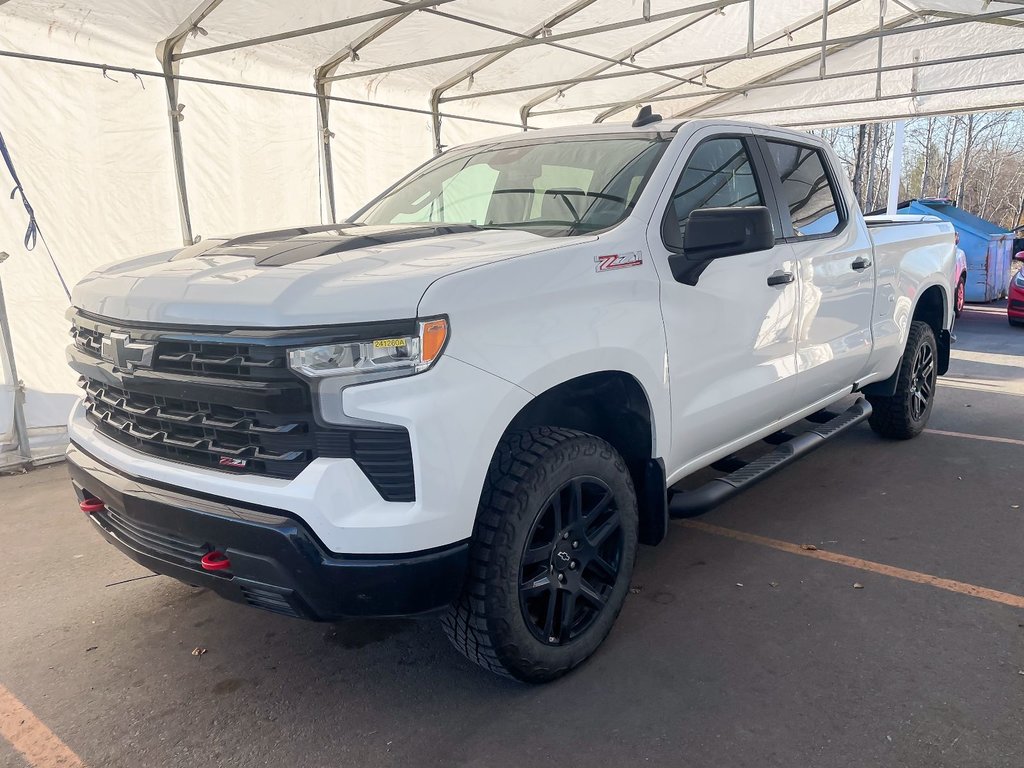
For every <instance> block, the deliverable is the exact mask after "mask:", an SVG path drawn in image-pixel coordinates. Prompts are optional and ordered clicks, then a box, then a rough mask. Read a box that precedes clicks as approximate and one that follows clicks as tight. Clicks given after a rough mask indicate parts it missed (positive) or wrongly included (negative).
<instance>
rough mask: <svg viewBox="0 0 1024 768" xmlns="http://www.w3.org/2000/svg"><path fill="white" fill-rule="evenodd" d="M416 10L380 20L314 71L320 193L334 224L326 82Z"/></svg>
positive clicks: (334, 211) (330, 132) (336, 213)
mask: <svg viewBox="0 0 1024 768" xmlns="http://www.w3.org/2000/svg"><path fill="white" fill-rule="evenodd" d="M414 10H415V9H414ZM414 10H413V11H406V12H405V13H401V14H398V15H396V16H389V17H387V18H384V19H381V20H380V21H378V22H377V23H376V24H374V25H373V26H372V27H370V29H368V30H367V31H366V32H364V33H363V34H361V35H359V36H358V37H357V38H355V39H354V40H353V41H352V42H351V43H349V44H348V45H347V46H345V47H344V48H342V49H341V50H340V51H338V52H337V53H336V54H334V55H333V56H331V58H329V59H327V61H325V62H324V63H323V64H321V65H320V66H319V67H317V68H316V69H315V70H314V71H313V82H314V88H315V90H316V121H317V134H318V141H317V145H318V147H319V150H318V151H319V155H320V177H321V193H322V194H323V195H324V196H325V197H326V198H327V215H328V217H329V218H330V221H331V223H332V224H334V223H336V222H337V221H338V212H337V207H336V203H335V194H334V161H333V159H332V157H331V139H333V138H334V132H333V131H331V127H330V109H331V98H330V94H329V91H330V88H331V86H330V83H327V82H325V78H326V77H327V76H328V75H330V73H331V72H332V71H333V70H335V69H336V68H337V67H338V66H339V65H340V64H343V63H344V62H346V61H349V60H356V59H358V58H359V51H361V50H362V49H363V48H364V47H366V46H367V45H368V44H370V43H372V42H373V41H374V40H376V39H377V38H378V37H380V36H381V35H383V34H384V33H385V32H387V31H388V30H389V29H391V28H392V27H394V26H395V25H396V24H398V23H399V22H401V21H402V20H403V19H407V18H409V16H411V15H412V14H413V12H414Z"/></svg>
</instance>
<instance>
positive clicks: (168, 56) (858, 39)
mask: <svg viewBox="0 0 1024 768" xmlns="http://www.w3.org/2000/svg"><path fill="white" fill-rule="evenodd" d="M224 1H225V0H203V1H202V2H201V3H200V4H199V5H198V6H197V7H196V9H195V10H194V11H193V12H192V13H191V14H189V16H188V17H187V18H186V19H184V20H183V21H182V22H181V24H179V25H178V27H177V28H176V29H175V30H174V32H173V33H172V34H171V35H169V36H168V37H167V38H166V39H165V40H163V41H161V42H160V44H159V45H158V49H157V50H158V56H159V58H160V61H161V65H162V73H163V78H164V81H165V86H166V91H167V105H168V116H169V124H170V132H171V148H172V153H173V156H174V169H175V183H176V187H177V193H178V201H179V214H180V218H181V231H182V241H183V242H184V243H186V244H189V243H191V242H192V241H193V235H192V228H191V219H190V213H189V206H188V191H187V184H186V179H185V171H184V162H183V157H182V142H181V126H180V122H181V118H182V114H181V105H180V104H179V102H178V84H179V83H180V82H181V81H182V80H183V79H185V78H183V77H182V75H181V64H182V62H184V61H188V60H191V59H195V58H198V57H201V56H209V55H213V54H216V53H224V52H227V51H233V50H239V49H243V48H251V47H255V46H262V45H268V44H272V43H276V42H279V41H282V40H289V39H294V38H298V37H302V36H306V35H315V34H318V33H321V32H325V31H328V30H334V29H342V28H345V27H354V26H359V25H361V24H364V23H366V22H376V23H375V24H374V25H373V26H372V27H370V28H369V29H368V30H366V31H363V32H361V33H360V34H358V35H357V36H355V37H353V39H352V40H351V41H350V42H349V43H348V44H347V45H346V46H344V47H343V48H342V49H341V50H339V51H338V52H337V53H336V54H335V55H333V56H331V57H330V58H328V59H326V60H325V61H323V62H321V63H319V64H318V65H317V66H315V67H314V71H313V80H314V90H315V94H314V95H315V97H316V99H317V126H316V130H317V133H318V136H319V138H320V141H319V146H320V153H319V155H320V157H319V162H320V167H321V178H322V194H323V197H324V200H325V207H326V215H327V216H328V217H329V219H330V221H332V222H334V221H336V220H337V211H336V203H335V189H334V169H333V167H332V166H333V164H332V160H331V151H330V143H331V140H332V139H333V138H334V137H335V133H334V132H333V131H332V130H331V115H330V111H331V110H330V107H331V101H332V97H331V95H330V86H331V84H332V83H338V82H342V81H351V80H356V79H366V78H373V77H377V76H380V75H387V74H390V73H395V72H405V71H410V70H416V69H420V68H423V67H427V66H431V65H436V64H442V63H448V62H455V61H466V60H468V61H469V63H468V64H467V65H466V66H465V67H463V68H461V69H460V70H458V71H457V72H456V73H455V74H453V75H452V76H450V77H448V78H446V79H445V80H444V81H442V82H439V83H437V84H435V85H434V86H433V87H431V88H430V89H429V99H428V109H429V114H430V119H431V129H432V134H433V143H434V151H435V152H441V151H442V150H443V144H442V137H441V121H442V112H441V107H442V105H444V104H448V103H452V102H458V101H466V100H473V101H475V102H477V103H479V102H480V100H483V99H487V98H489V97H495V96H501V95H508V94H516V93H527V92H530V91H538V90H539V91H541V93H539V94H538V95H535V96H532V97H531V98H529V99H527V100H526V101H524V102H523V103H522V105H521V106H520V108H519V117H520V127H521V128H522V129H523V130H528V129H530V128H531V127H533V126H531V122H530V121H531V118H537V117H543V116H551V115H561V114H568V113H576V112H591V111H594V110H595V109H597V110H602V111H600V113H599V114H598V115H597V116H596V117H595V118H594V121H595V122H603V121H605V120H608V119H610V118H613V117H615V116H616V115H618V114H620V113H622V112H624V111H626V110H628V109H630V108H631V107H635V106H639V105H641V104H646V103H657V102H674V101H686V100H691V99H705V101H704V102H703V103H701V104H699V105H698V106H695V107H693V108H688V109H684V110H682V111H678V112H676V113H675V114H674V115H673V117H694V116H699V115H700V114H702V113H705V112H707V111H708V110H710V109H712V108H713V107H716V106H720V105H722V104H724V103H726V102H727V101H728V100H729V99H730V98H733V97H735V96H745V95H747V94H749V93H751V92H754V91H758V90H764V89H771V88H779V87H782V86H786V85H801V84H813V83H819V82H826V81H830V80H842V79H847V78H857V77H865V76H870V75H874V76H875V77H876V78H877V82H878V86H877V88H876V93H875V96H874V98H857V99H843V100H830V101H817V102H811V103H804V104H800V105H780V106H779V107H778V108H777V111H789V110H798V109H808V108H815V109H824V108H829V107H835V106H844V105H851V104H863V103H870V102H873V101H878V102H884V101H892V100H899V99H906V98H913V97H915V96H922V95H928V94H932V93H950V92H955V91H956V90H957V87H956V86H952V87H950V88H946V89H942V90H939V91H936V90H932V91H921V90H912V91H910V92H906V93H883V92H882V86H881V78H882V75H883V74H886V73H891V72H897V71H902V70H912V71H913V72H914V73H917V72H918V71H920V70H922V69H925V68H928V67H936V66H944V65H949V64H954V63H965V62H973V61H984V60H991V59H997V58H1001V57H1008V56H1013V55H1018V54H1020V53H1021V51H1020V49H1016V48H1014V49H1000V50H996V51H986V52H982V53H973V54H965V55H959V56H946V57H941V58H935V59H930V60H915V61H913V62H910V63H897V64H883V56H882V54H883V45H884V43H885V41H886V40H889V39H890V38H894V37H897V36H899V35H903V34H907V33H917V32H922V31H928V30H934V29H942V28H946V27H954V26H957V25H963V24H976V23H993V24H1011V25H1014V26H1020V27H1024V7H1017V8H1004V9H1002V10H990V11H987V12H984V13H980V14H968V13H952V12H949V11H947V10H944V9H941V8H935V9H929V8H919V9H914V8H912V7H909V6H908V5H906V4H905V3H903V2H899V1H898V0H897V1H896V2H895V4H896V5H898V6H899V7H900V8H902V9H903V10H904V11H905V12H906V13H905V14H903V15H901V16H899V17H898V18H896V19H894V20H891V21H888V22H886V21H885V18H884V15H883V14H882V12H881V10H882V9H884V0H881V3H880V14H879V17H878V19H879V23H878V26H877V27H874V28H872V29H864V30H863V31H861V32H858V33H856V34H848V35H843V36H837V37H830V36H829V29H828V21H829V18H830V17H832V16H834V15H835V14H837V13H839V12H841V11H843V10H845V9H847V8H850V7H852V6H854V5H857V4H864V3H872V2H878V0H838V1H837V0H832V1H831V3H830V0H822V8H821V11H820V12H817V13H814V14H811V15H809V16H806V17H804V18H802V19H800V20H798V21H796V22H795V23H791V24H789V25H787V26H785V27H782V28H779V29H776V30H774V31H773V32H771V33H769V34H767V35H762V36H760V37H758V38H756V39H755V28H756V24H755V22H756V19H757V17H756V13H757V8H758V3H757V0H710V1H709V2H703V3H699V4H695V5H690V6H687V7H685V8H679V9H673V10H670V11H666V12H662V13H657V14H652V13H651V12H650V0H645V3H644V8H643V13H642V14H641V15H640V16H637V17H635V18H630V19H625V20H621V21H617V22H613V23H605V24H599V25H592V26H584V27H581V28H577V29H574V30H571V31H567V32H561V33H556V32H554V31H553V30H554V28H555V27H557V26H558V25H559V24H561V23H563V22H565V21H566V20H567V19H570V18H571V17H573V16H575V15H576V14H578V13H579V12H580V11H582V10H584V9H585V8H587V7H588V6H591V5H592V4H593V3H594V2H595V0H574V1H573V2H571V3H569V4H568V5H567V6H565V7H564V8H561V9H560V10H557V11H555V12H554V13H552V14H551V15H549V16H547V17H546V18H543V19H541V20H539V21H537V22H535V23H534V24H532V25H531V26H529V27H528V28H526V29H524V30H521V31H517V30H513V29H506V28H502V27H498V26H496V25H491V24H487V23H484V22H480V21H478V20H473V19H470V18H467V17H464V16H460V15H458V14H456V13H452V12H450V11H448V10H440V9H441V7H442V6H446V5H447V6H450V5H451V3H452V2H453V0H411V1H406V0H383V2H385V3H387V5H388V7H386V8H383V9H381V10H378V11H375V12H372V13H368V14H363V15H360V16H353V17H348V18H345V19H339V20H337V21H333V22H330V23H327V24H320V25H315V26H310V27H305V28H301V29H294V30H288V31H284V32H279V33H275V34H271V35H266V36H261V37H255V38H250V39H245V40H241V41H238V42H233V43H227V44H223V45H215V46H210V47H206V48H196V49H194V50H189V51H185V50H183V48H184V44H185V42H186V41H187V40H188V38H189V35H190V34H191V33H193V32H194V31H195V30H197V28H199V26H200V24H202V23H204V22H206V21H207V19H209V17H210V16H211V14H214V12H215V11H216V9H217V8H218V6H220V5H221V4H222V3H223V2H224ZM227 2H233V0H227ZM1003 4H1004V5H1012V6H1021V5H1024V3H1022V2H1021V0H1003ZM733 5H746V7H747V14H748V35H747V43H746V45H745V46H744V47H743V48H742V49H739V50H735V51H732V52H730V53H727V54H723V55H721V56H713V57H703V58H698V59H692V60H688V61H676V62H670V63H666V64H659V65H657V66H646V67H645V66H638V65H636V64H635V63H633V62H632V59H633V58H635V56H636V55H637V54H639V53H642V52H644V51H648V50H650V49H651V48H653V47H655V46H657V45H658V44H660V43H664V42H665V41H666V40H669V39H670V38H673V37H676V36H679V35H683V34H685V33H686V32H687V31H691V30H699V25H700V24H701V22H702V21H704V20H706V19H708V18H711V17H713V16H714V15H716V14H720V13H721V12H722V11H723V9H725V8H727V7H729V6H733ZM417 12H425V13H431V14H435V15H438V16H442V17H444V18H445V19H448V20H451V21H455V22H458V23H461V24H466V25H474V26H481V27H484V28H486V29H489V30H491V31H496V32H500V33H502V34H504V35H506V36H507V38H508V40H507V42H505V43H501V44H498V45H491V46H487V47H482V48H474V49H470V50H463V51H457V52H454V53H447V54H444V55H439V56H426V57H423V58H419V59H412V60H409V61H405V62H400V63H394V64H388V65H386V66H381V67H373V68H369V69H353V70H351V71H347V72H340V71H339V70H340V68H341V67H342V66H343V65H344V64H346V63H349V62H354V61H358V59H359V52H360V51H361V50H363V49H364V48H366V47H367V46H370V45H372V44H373V43H374V42H375V41H376V40H378V39H380V38H381V37H382V36H383V35H385V34H387V33H388V32H389V31H391V30H393V29H395V28H396V27H398V26H399V25H401V24H402V23H403V22H404V21H406V20H407V19H409V18H410V17H411V16H413V15H414V14H415V13H417ZM927 19H934V20H927ZM669 20H676V21H675V23H674V24H672V25H671V26H669V27H668V28H666V29H663V30H659V31H658V32H657V33H655V34H647V33H645V34H642V35H639V36H638V39H637V41H636V42H635V43H634V44H632V45H630V46H629V47H627V48H625V49H623V50H619V51H617V52H615V53H614V54H612V55H610V56H605V55H601V54H597V53H594V52H592V51H587V50H584V49H581V48H578V47H573V46H570V45H567V42H568V41H574V40H578V39H580V38H586V37H591V36H594V35H600V34H602V33H606V32H619V31H622V30H625V29H633V28H635V29H637V30H639V31H641V32H643V31H644V28H645V27H648V28H649V27H650V25H652V24H656V23H657V22H663V21H669ZM819 23H820V24H821V37H820V39H817V40H813V41H807V42H801V43H792V44H788V45H784V46H779V45H777V44H778V43H779V42H780V41H784V40H787V39H789V40H791V39H792V37H793V35H794V34H795V33H797V32H800V31H802V30H805V29H808V28H810V27H812V26H814V25H817V24H819ZM871 41H877V44H878V57H877V63H876V65H875V66H874V67H866V68H858V69H856V70H847V71H839V72H831V71H828V66H827V62H828V59H829V57H830V56H833V55H834V54H836V53H837V52H839V51H842V50H845V49H847V48H849V47H851V46H855V45H860V44H863V43H867V42H871ZM531 46H552V47H557V48H561V49H563V50H566V51H569V52H572V53H575V54H579V55H582V56H586V57H589V58H592V59H595V60H597V63H595V64H594V65H592V66H590V67H588V68H586V69H584V70H582V71H579V72H578V73H576V74H575V75H573V76H571V77H561V78H556V79H552V80H547V81H544V82H526V83H513V84H509V85H508V86H504V87H500V88H492V89H490V90H482V91H474V90H468V91H467V92H465V93H457V94H450V93H449V92H450V91H451V90H452V89H453V88H455V87H456V86H458V85H460V84H463V83H466V82H467V81H468V82H470V83H472V81H473V79H474V77H475V76H476V75H478V74H479V73H480V72H481V71H483V70H484V69H486V68H488V67H490V66H492V65H493V64H495V63H496V62H497V61H499V60H500V59H502V58H504V57H505V56H507V55H508V54H510V53H512V52H514V51H518V50H521V49H523V48H528V47H531ZM798 51H808V52H810V55H809V56H807V57H804V58H801V59H800V60H799V61H797V62H796V63H789V64H787V65H786V66H783V67H779V68H777V69H774V70H772V71H770V72H769V73H767V74H764V75H760V76H758V77H756V78H753V79H751V80H750V81H749V82H745V83H742V84H740V85H732V86H724V85H716V84H714V83H712V82H709V79H708V76H709V75H712V74H713V73H715V72H716V71H718V70H720V69H722V68H723V67H726V66H729V65H731V64H735V63H737V62H742V61H749V60H753V59H759V58H770V57H777V56H781V55H791V54H792V53H794V52H798ZM814 60H818V61H819V62H820V65H819V70H818V73H817V75H814V76H805V77H798V78H788V79H786V78H785V77H784V76H785V75H787V74H789V73H791V72H793V71H796V70H799V69H800V68H801V67H804V66H805V65H807V64H809V63H812V62H813V61H814ZM638 75H656V76H659V77H662V78H664V79H665V80H666V81H667V82H666V83H665V84H664V85H662V86H659V87H657V88H655V89H653V90H646V91H643V92H641V93H638V94H635V95H632V96H630V97H628V98H625V99H622V98H620V99H616V100H613V101H606V102H599V103H587V104H578V105H574V106H568V107H561V108H550V109H537V108H538V107H540V106H542V105H543V104H545V103H547V102H550V101H551V100H553V99H559V98H562V97H564V95H565V93H566V91H568V90H569V89H572V88H574V87H576V86H579V85H581V84H584V83H594V82H601V81H606V80H619V79H623V78H630V77H636V76H638ZM1021 84H1024V81H1022V80H1020V79H1010V78H1008V79H1006V80H1005V81H1002V82H996V83H990V84H985V85H980V86H979V85H971V86H968V87H966V88H965V89H969V90H975V89H978V88H982V89H983V88H998V87H1005V86H1011V85H1021ZM686 86H691V87H692V86H696V87H697V88H698V90H696V91H693V90H691V91H680V88H683V87H686ZM709 93H713V94H714V97H713V98H712V99H710V100H708V95H709ZM366 103H368V104H372V103H373V102H366ZM1017 104H1018V102H1012V103H1008V104H1006V105H1005V106H1007V107H1009V106H1016V105H1017ZM759 111H761V110H743V109H738V110H730V111H729V112H728V115H729V116H733V117H742V116H748V115H752V114H756V113H757V112H759Z"/></svg>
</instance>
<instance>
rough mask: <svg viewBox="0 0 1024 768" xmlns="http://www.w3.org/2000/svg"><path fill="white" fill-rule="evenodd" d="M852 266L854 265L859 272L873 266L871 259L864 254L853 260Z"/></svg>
mask: <svg viewBox="0 0 1024 768" xmlns="http://www.w3.org/2000/svg"><path fill="white" fill-rule="evenodd" d="M850 266H852V267H853V268H854V269H855V270H856V271H857V272H861V271H863V270H865V269H867V268H868V267H870V266H871V259H869V258H866V257H864V256H858V257H857V258H856V259H854V260H853V264H851V265H850Z"/></svg>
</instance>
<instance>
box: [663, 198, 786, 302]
mask: <svg viewBox="0 0 1024 768" xmlns="http://www.w3.org/2000/svg"><path fill="white" fill-rule="evenodd" d="M670 207H671V206H670ZM674 214H675V211H672V215H671V216H666V217H665V219H664V220H663V221H662V227H663V229H662V235H663V237H664V238H665V245H666V247H667V248H668V249H669V250H671V251H673V253H672V254H671V255H670V256H669V259H668V263H669V267H670V268H671V269H672V276H673V277H674V278H675V279H676V280H677V281H679V282H680V283H684V284H686V285H696V284H697V281H698V279H699V278H700V276H701V274H702V273H703V272H704V270H705V269H707V267H708V265H709V264H710V263H711V262H712V261H714V260H715V259H720V258H723V257H725V256H737V255H739V254H741V253H753V252H754V251H765V250H768V249H769V248H773V247H774V246H775V232H774V231H773V230H772V217H771V214H770V213H769V212H768V209H767V208H765V207H764V206H763V205H758V206H751V207H748V208H698V209H697V210H695V211H693V212H691V213H690V215H689V217H688V218H687V219H686V235H685V237H684V238H680V232H679V229H680V228H679V224H678V221H677V220H676V217H675V215H674ZM673 224H674V225H675V226H674V227H673Z"/></svg>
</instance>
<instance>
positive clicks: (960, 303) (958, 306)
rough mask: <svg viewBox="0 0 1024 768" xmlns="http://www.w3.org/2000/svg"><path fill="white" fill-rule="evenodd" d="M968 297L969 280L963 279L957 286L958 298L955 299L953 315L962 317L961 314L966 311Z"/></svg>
mask: <svg viewBox="0 0 1024 768" xmlns="http://www.w3.org/2000/svg"><path fill="white" fill-rule="evenodd" d="M966 296H967V278H966V277H961V278H960V282H958V283H957V284H956V296H955V297H954V298H953V314H954V315H955V316H956V317H960V313H961V312H963V311H964V301H965V299H966Z"/></svg>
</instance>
